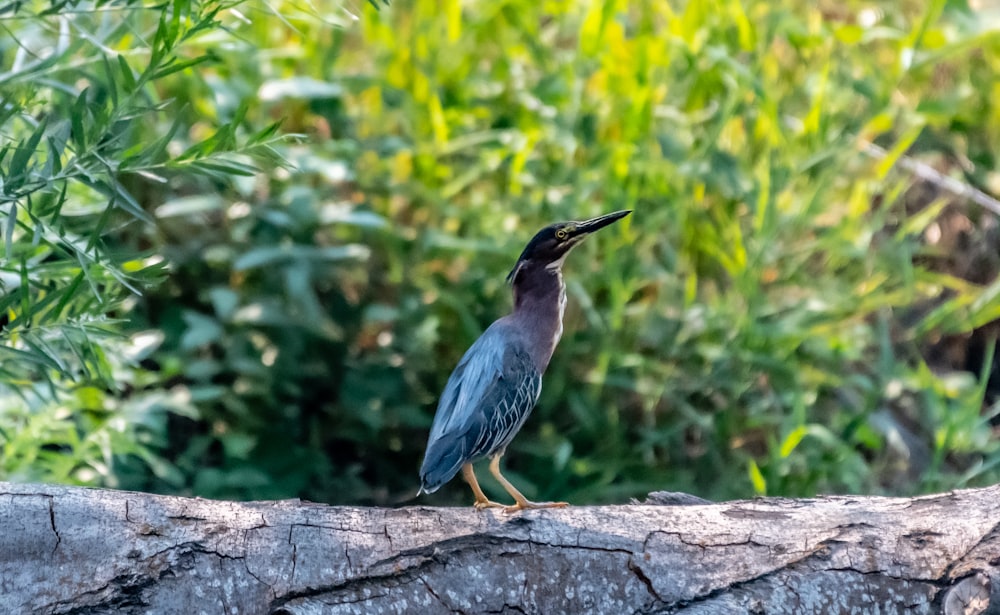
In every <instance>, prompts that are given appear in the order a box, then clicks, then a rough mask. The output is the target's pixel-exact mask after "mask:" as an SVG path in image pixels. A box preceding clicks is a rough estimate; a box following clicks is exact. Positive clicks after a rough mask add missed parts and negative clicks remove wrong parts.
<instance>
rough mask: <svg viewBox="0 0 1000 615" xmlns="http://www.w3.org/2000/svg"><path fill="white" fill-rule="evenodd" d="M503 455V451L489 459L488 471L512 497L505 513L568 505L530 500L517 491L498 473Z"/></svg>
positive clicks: (565, 504)
mask: <svg viewBox="0 0 1000 615" xmlns="http://www.w3.org/2000/svg"><path fill="white" fill-rule="evenodd" d="M501 457H503V453H500V454H499V455H497V456H496V457H494V458H493V459H491V460H490V472H491V473H492V474H493V476H494V477H496V479H497V481H499V482H500V484H501V485H503V488H504V489H506V490H507V493H509V494H510V496H511V497H512V498H514V502H515V503H514V505H513V506H507V507H505V508H504V509H503V511H504V512H505V513H507V514H510V513H512V512H517V511H519V510H524V509H526V508H565V507H566V506H569V504H567V503H566V502H530V501H528V498H526V497H524V495H522V494H521V492H520V491H518V490H517V489H516V488H515V487H514V485H512V484H510V481H509V480H507V479H506V478H504V476H503V474H501V473H500V458H501Z"/></svg>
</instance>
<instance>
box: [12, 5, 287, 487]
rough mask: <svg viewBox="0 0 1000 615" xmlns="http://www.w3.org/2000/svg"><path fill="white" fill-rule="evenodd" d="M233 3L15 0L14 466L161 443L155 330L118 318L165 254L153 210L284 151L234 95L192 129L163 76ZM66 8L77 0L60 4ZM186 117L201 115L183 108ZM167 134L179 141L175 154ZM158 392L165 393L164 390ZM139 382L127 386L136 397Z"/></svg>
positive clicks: (99, 465) (67, 467)
mask: <svg viewBox="0 0 1000 615" xmlns="http://www.w3.org/2000/svg"><path fill="white" fill-rule="evenodd" d="M231 6H233V5H232V4H229V5H227V4H218V3H212V4H199V3H192V2H182V1H177V2H174V3H172V4H171V5H169V6H168V7H165V8H163V9H162V10H156V11H150V10H147V9H146V8H144V7H142V6H139V5H137V4H125V5H114V6H102V5H101V4H98V5H91V4H89V3H73V5H72V7H73V10H68V7H69V5H68V4H66V3H62V4H58V5H49V6H43V5H38V6H37V7H36V6H35V5H32V4H30V3H28V4H16V5H8V6H7V7H5V8H4V9H3V12H4V14H5V17H6V19H5V21H4V23H3V24H2V27H3V28H4V29H5V30H6V32H7V33H8V34H10V36H3V37H0V57H2V58H4V60H5V61H4V62H3V63H2V65H0V69H2V72H0V88H2V92H0V94H2V95H0V100H3V107H2V110H0V218H2V229H3V232H2V236H3V238H4V245H3V259H2V263H0V291H2V295H0V314H2V315H3V317H2V318H3V319H2V321H0V322H2V331H0V399H2V400H3V404H2V411H0V446H2V449H3V466H2V467H3V475H4V476H8V477H15V478H21V479H32V480H54V481H73V482H82V483H95V482H98V481H101V482H105V483H111V484H114V483H115V481H116V480H117V479H116V477H115V471H116V470H115V468H114V465H115V464H114V457H115V456H116V455H117V456H125V455H133V456H138V457H142V458H146V459H149V460H155V454H154V453H153V450H152V449H150V448H149V445H150V444H151V443H154V442H156V440H157V439H159V445H160V446H162V445H163V444H164V442H163V440H162V439H163V437H164V436H165V434H166V431H165V426H166V416H165V415H164V413H163V407H162V405H157V404H148V403H147V402H148V400H149V395H148V394H147V393H145V392H143V393H138V394H136V395H134V396H133V397H131V398H128V397H129V396H130V395H131V394H132V392H131V390H132V389H134V388H135V387H139V386H141V385H142V384H143V381H144V380H149V377H148V376H147V375H146V374H144V372H143V371H142V370H137V369H136V361H138V360H140V359H141V358H142V355H143V353H148V350H149V349H148V348H145V347H144V346H143V342H144V341H149V339H150V338H149V337H148V336H146V337H145V338H134V339H132V340H129V339H126V338H125V337H123V336H122V332H123V324H124V323H127V322H128V321H129V316H128V314H129V311H130V310H131V308H132V306H133V304H134V303H135V301H136V299H137V295H139V294H140V293H141V292H142V289H143V288H146V287H149V286H153V285H156V284H158V283H160V282H161V281H162V280H163V279H164V277H165V274H166V270H167V267H168V263H167V262H165V261H164V259H163V257H162V255H161V254H160V253H159V251H158V249H157V248H158V247H159V246H156V245H155V244H152V243H148V244H146V245H145V246H123V245H122V244H121V243H120V239H121V237H122V236H123V235H127V234H128V233H129V232H130V231H131V229H135V228H149V225H151V224H152V221H153V217H152V216H151V215H150V213H149V211H148V210H149V209H151V208H150V205H149V203H150V202H155V201H156V200H157V199H158V198H159V197H158V194H157V193H158V192H159V190H160V188H161V187H162V186H166V185H168V184H169V183H170V182H171V181H177V180H179V179H182V180H183V181H184V182H185V185H186V186H187V187H188V188H189V189H199V190H206V189H211V187H212V186H211V184H208V183H201V184H199V183H197V181H196V180H195V181H192V179H191V176H192V175H203V176H205V177H207V178H212V179H226V180H228V177H229V176H230V175H232V174H239V173H241V174H244V175H251V174H253V173H255V172H256V171H257V169H256V167H254V166H252V165H251V164H250V163H249V161H250V160H251V158H250V157H255V158H257V159H259V160H264V161H268V162H274V161H276V160H278V158H277V156H276V154H275V153H274V151H273V149H271V144H272V143H274V142H275V137H274V132H275V131H274V128H273V127H272V128H270V129H266V130H264V131H262V132H260V133H258V134H256V135H250V136H248V137H246V138H238V137H237V130H238V128H239V126H240V125H241V123H242V121H243V116H242V111H237V113H235V114H234V116H233V117H232V118H231V119H230V120H229V121H220V122H218V123H217V127H216V130H215V132H214V134H212V135H209V136H206V137H204V138H202V137H200V136H199V135H192V134H191V133H190V132H188V134H187V135H186V136H182V135H181V134H180V128H181V127H182V126H184V125H185V122H184V117H185V115H184V113H183V109H182V108H181V106H180V105H179V104H178V103H177V101H173V100H169V99H167V98H165V97H163V96H161V94H160V92H159V89H160V88H161V87H163V85H164V83H165V82H166V81H168V80H169V79H170V78H171V76H174V78H176V75H177V74H179V73H181V72H183V71H192V70H193V69H194V68H195V67H204V66H206V65H207V64H208V63H210V62H211V60H212V57H211V56H210V55H200V56H197V57H185V53H187V52H188V51H189V49H188V47H189V46H190V45H191V43H192V41H194V40H197V39H199V37H202V36H204V35H205V34H206V33H207V32H214V33H216V34H217V33H218V30H219V28H220V24H219V22H218V21H217V19H218V16H219V13H220V12H221V11H223V10H225V9H227V8H230V7H231ZM61 11H65V12H61ZM188 128H190V126H188ZM171 148H183V149H181V152H180V153H179V154H175V153H171V152H170V151H168V150H170V149H171ZM154 396H155V394H154ZM126 398H128V399H126Z"/></svg>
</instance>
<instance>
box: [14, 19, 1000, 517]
mask: <svg viewBox="0 0 1000 615" xmlns="http://www.w3.org/2000/svg"><path fill="white" fill-rule="evenodd" d="M0 30H2V32H0V181H2V184H0V229H2V232H0V239H2V241H3V249H2V251H0V258H2V261H0V262H2V265H0V325H2V329H0V453H2V457H0V479H3V480H15V481H46V482H60V483H69V484H82V485H103V486H111V487H120V488H129V489H139V490H145V491H153V492H159V493H178V494H195V495H200V496H205V497H214V498H234V499H249V498H284V497H303V498H307V499H311V500H317V501H323V502H331V503H363V504H377V505H398V504H402V503H407V502H411V501H414V500H413V499H412V498H413V495H414V494H415V493H416V490H417V487H418V479H417V469H418V467H419V464H420V460H421V455H422V453H423V446H424V444H425V442H426V436H427V432H428V430H429V427H430V423H431V419H432V416H433V412H434V409H435V406H436V403H437V395H438V393H439V392H440V390H441V389H442V388H443V386H444V383H445V381H446V379H447V377H448V375H449V373H450V371H451V369H452V368H453V367H454V365H455V364H456V363H457V361H458V359H459V357H460V356H461V355H462V353H463V352H464V351H465V349H466V348H467V347H468V346H469V345H470V344H471V343H472V342H473V340H475V338H476V337H477V336H478V335H479V334H480V333H481V332H482V331H483V330H484V329H485V327H486V326H488V325H489V323H490V322H492V320H493V319H495V318H497V317H499V316H501V315H503V314H504V313H506V312H507V310H509V308H510V296H509V295H510V292H509V288H508V287H507V285H506V284H505V283H504V276H505V275H506V273H507V271H508V270H509V269H510V267H511V266H512V265H513V262H514V260H515V259H516V257H517V254H518V253H519V251H520V249H521V248H522V247H523V244H524V243H525V242H526V241H527V240H528V239H529V238H530V237H531V235H532V234H533V233H534V232H535V231H536V230H537V229H538V228H540V227H541V226H543V225H545V224H548V223H549V222H552V221H556V220H566V219H580V218H585V217H590V216H593V215H597V214H600V213H603V212H607V211H612V210H616V209H633V210H635V213H634V214H633V215H632V216H631V217H630V218H629V219H627V220H626V221H624V223H622V224H619V225H616V226H615V227H612V228H610V229H608V230H606V231H604V232H603V233H601V234H600V235H598V236H596V237H595V238H593V239H591V240H590V241H589V242H587V243H586V244H584V245H583V246H582V247H580V248H578V249H577V250H576V251H575V253H574V254H573V255H572V256H571V257H570V258H569V259H568V261H567V265H566V274H567V282H568V293H569V307H568V309H567V311H566V327H565V334H564V338H563V341H562V343H561V345H560V346H559V348H558V349H557V351H556V355H555V357H554V358H553V361H552V364H551V365H550V367H549V369H548V372H547V374H546V377H545V384H544V387H543V391H542V396H541V399H540V401H539V404H538V407H537V408H536V410H535V412H534V414H533V415H532V417H531V419H530V420H529V421H528V423H527V425H526V427H525V428H524V430H523V431H522V432H521V434H520V436H519V437H518V438H516V439H515V441H514V443H513V444H512V446H511V447H510V449H509V451H508V455H507V456H506V458H505V466H506V468H507V469H508V473H509V476H510V478H511V479H512V480H513V481H514V482H515V483H516V484H517V485H518V486H520V487H522V488H523V490H524V492H525V494H526V495H527V496H528V497H529V498H540V499H565V500H568V501H570V502H573V503H578V504H584V503H610V502H624V501H627V499H628V498H629V497H639V496H642V495H643V494H645V493H647V492H649V491H653V490H664V489H665V490H677V491H686V492H690V493H695V494H699V495H702V496H704V497H708V498H713V499H722V498H736V497H748V496H752V495H754V494H769V495H789V496H801V495H811V494H816V493H847V492H850V493H891V494H912V493H919V492H928V491H935V490H944V489H951V488H956V487H963V486H972V485H982V484H990V483H995V482H997V481H998V479H1000V446H998V440H997V437H996V436H997V434H996V430H997V427H996V425H995V423H997V421H996V418H995V417H996V415H997V414H998V406H997V405H996V389H995V387H997V386H998V385H1000V380H995V379H991V377H992V376H994V371H995V367H994V366H995V362H994V359H993V343H994V340H995V338H996V325H995V321H996V319H997V318H1000V282H998V281H997V271H998V263H1000V232H998V229H997V213H998V212H1000V203H998V202H997V201H996V200H995V199H993V198H992V197H991V196H990V195H991V194H994V193H997V192H1000V175H998V174H997V170H996V169H997V155H998V151H997V146H996V144H997V143H1000V108H998V107H997V102H996V101H998V100H1000V36H998V33H1000V10H998V9H995V8H993V7H991V6H988V5H986V6H984V5H983V3H977V4H972V3H967V2H963V1H933V0H931V1H928V2H888V1H886V2H874V1H869V2H856V1H848V2H819V3H814V2H804V1H799V0H778V1H766V2H765V1H752V0H746V1H743V2H739V1H736V0H710V1H706V2H693V1H692V2H688V3H684V2H679V1H670V2H665V1H641V2H623V1H611V0H609V1H605V2H599V1H593V2H575V1H556V0H548V1H536V0H510V1H504V0H490V1H485V0H464V1H459V0H410V1H404V0H398V1H396V2H393V3H392V4H391V5H381V4H378V5H376V4H366V3H363V2H360V0H355V1H354V2H343V1H341V0H316V1H314V2H295V1H292V0H273V1H269V2H267V1H264V0H245V1H229V2H198V1H195V0H174V1H173V2H167V3H165V4H158V5H153V4H143V3H141V2H132V1H129V0H119V1H98V2H83V1H79V2H77V1H72V0H62V1H58V2H54V3H53V2H43V1H41V0H35V1H31V0H29V1H26V2H16V3H13V4H6V5H4V6H0ZM991 208H992V211H991ZM482 474H483V475H484V480H483V482H484V487H485V488H486V490H487V491H488V492H490V493H492V494H494V495H496V496H497V497H499V496H500V494H501V493H502V492H501V491H500V490H499V489H498V487H497V485H496V484H495V483H494V482H492V481H491V480H488V479H487V478H486V474H487V473H486V472H483V473H482ZM416 501H420V502H425V503H432V504H436V505H444V504H468V503H469V502H471V495H470V494H469V493H468V489H467V488H466V487H465V485H464V484H463V483H462V482H461V480H459V479H456V480H454V481H453V482H452V483H451V484H449V485H448V486H447V487H445V488H443V489H442V490H441V491H440V492H439V493H437V494H434V495H433V496H424V497H423V498H421V499H420V500H416Z"/></svg>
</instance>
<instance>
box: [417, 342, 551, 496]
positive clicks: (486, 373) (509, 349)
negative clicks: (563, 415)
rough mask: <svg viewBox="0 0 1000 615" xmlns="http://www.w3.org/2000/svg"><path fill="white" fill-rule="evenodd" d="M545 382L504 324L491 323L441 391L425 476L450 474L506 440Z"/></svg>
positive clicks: (436, 478)
mask: <svg viewBox="0 0 1000 615" xmlns="http://www.w3.org/2000/svg"><path fill="white" fill-rule="evenodd" d="M541 385H542V378H541V374H540V373H539V372H538V370H537V369H536V368H535V365H534V363H533V362H532V360H531V357H530V356H529V355H528V353H527V351H526V349H525V348H524V347H523V345H522V344H521V343H520V342H519V341H518V340H517V339H516V338H511V337H510V336H505V335H504V331H503V329H502V328H501V326H500V325H497V324H496V323H495V324H494V325H492V326H490V328H489V329H487V330H486V331H485V332H484V333H483V335H482V336H481V337H480V338H479V339H478V340H476V342H475V343H474V344H473V345H472V346H471V347H470V348H469V350H468V351H467V352H466V353H465V355H464V356H463V357H462V360H461V361H459V363H458V366H457V367H456V368H455V371H454V372H452V374H451V377H450V378H449V379H448V384H447V385H445V389H444V392H443V393H442V394H441V400H440V401H439V402H438V408H437V413H436V414H435V415H434V423H433V425H432V426H431V433H430V437H429V438H428V442H427V454H426V456H425V458H424V467H423V469H422V470H421V475H422V476H424V477H425V481H426V482H428V483H430V484H431V485H434V484H435V483H438V484H440V483H443V482H445V481H447V480H450V479H451V477H452V476H454V475H455V473H456V472H458V470H459V468H460V467H461V464H462V463H465V462H467V461H471V460H473V459H476V458H479V457H482V456H484V455H489V454H491V453H492V452H494V451H496V450H498V449H499V448H500V446H505V445H506V444H507V443H508V442H509V441H510V439H511V438H512V437H513V436H514V434H515V433H516V432H517V430H518V429H519V428H520V427H521V425H522V424H523V422H524V419H525V418H527V416H528V413H529V412H530V411H531V408H532V407H534V405H535V402H536V401H537V400H538V395H539V393H540V392H541ZM426 486H427V485H425V488H426ZM432 488H436V486H434V487H432Z"/></svg>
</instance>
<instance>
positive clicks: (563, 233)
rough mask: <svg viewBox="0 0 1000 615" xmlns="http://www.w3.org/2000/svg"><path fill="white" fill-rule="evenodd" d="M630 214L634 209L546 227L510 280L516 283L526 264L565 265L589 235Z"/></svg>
mask: <svg viewBox="0 0 1000 615" xmlns="http://www.w3.org/2000/svg"><path fill="white" fill-rule="evenodd" d="M630 213H632V211H631V210H623V211H616V212H613V213H610V214H604V215H603V216H598V217H596V218H591V219H590V220H583V221H580V222H556V223H555V224H550V225H548V226H546V227H545V228H543V229H542V230H540V231H538V232H537V233H535V236H534V237H532V238H531V241H529V242H528V245H526V246H525V247H524V250H523V251H522V252H521V256H519V257H518V259H517V263H516V264H515V265H514V268H513V269H512V270H511V272H510V274H508V275H507V281H508V282H512V281H513V280H514V277H515V276H516V275H517V272H518V271H519V270H520V269H521V268H522V267H524V266H525V265H534V266H542V267H555V268H558V267H560V266H562V263H563V260H564V259H565V258H566V255H567V254H569V251H570V250H572V249H573V247H574V246H576V245H578V244H580V243H581V242H582V241H583V240H584V239H586V238H587V236H588V235H590V234H591V233H594V232H595V231H599V230H600V229H602V228H604V227H605V226H608V225H609V224H611V223H612V222H617V221H618V220H621V219H622V218H624V217H625V216H627V215H629V214H630Z"/></svg>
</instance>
